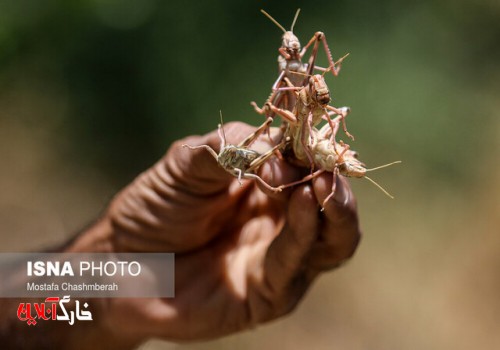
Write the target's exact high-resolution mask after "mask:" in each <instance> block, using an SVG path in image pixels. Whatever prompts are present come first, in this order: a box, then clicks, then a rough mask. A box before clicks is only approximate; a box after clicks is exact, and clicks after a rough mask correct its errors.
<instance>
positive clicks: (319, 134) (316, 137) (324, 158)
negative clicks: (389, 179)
mask: <svg viewBox="0 0 500 350" xmlns="http://www.w3.org/2000/svg"><path fill="white" fill-rule="evenodd" d="M339 119H340V116H338V117H336V118H335V119H333V120H332V122H333V124H334V125H335V127H334V128H333V129H332V128H331V127H330V125H328V124H326V125H324V126H323V127H322V128H321V129H320V130H318V129H316V128H312V133H311V134H310V136H311V137H310V138H309V140H310V143H309V144H308V146H307V147H308V149H309V150H310V152H311V154H312V157H313V162H314V165H315V167H316V168H317V169H318V170H316V171H315V172H312V173H311V174H309V175H307V176H305V177H304V178H303V179H301V180H298V181H295V182H292V183H289V184H286V185H281V186H280V188H281V189H284V188H288V187H292V186H295V185H298V184H301V183H303V182H306V181H309V180H311V179H313V178H315V177H317V176H319V175H320V174H322V173H324V172H331V173H332V176H333V182H332V188H331V192H330V194H329V195H328V196H327V197H326V198H325V200H324V201H323V203H322V206H321V208H322V210H323V209H324V207H325V205H326V203H327V202H328V200H329V199H330V198H332V197H333V196H334V194H335V190H336V177H337V176H338V175H343V176H346V177H355V178H365V179H367V180H368V181H370V182H371V183H373V184H374V185H375V186H377V187H378V188H379V189H380V190H381V191H382V192H384V193H385V194H386V195H387V196H388V197H390V198H391V199H392V198H394V197H393V196H392V195H391V194H389V192H387V191H386V190H385V189H384V188H383V187H382V186H380V185H379V184H378V183H377V182H375V181H374V180H373V179H371V178H370V177H368V176H367V175H366V173H367V172H370V171H374V170H378V169H382V168H385V167H388V166H390V165H393V164H398V163H401V161H395V162H392V163H389V164H385V165H381V166H378V167H375V168H371V169H367V168H366V166H365V164H364V163H362V162H361V161H359V160H358V154H357V152H355V151H353V150H351V149H350V146H349V145H348V144H345V143H344V142H342V141H340V142H339V143H336V142H333V143H332V138H331V135H330V134H332V133H333V134H335V133H336V132H337V130H338V125H339ZM302 130H303V129H302ZM303 131H304V132H306V131H305V130H303ZM288 140H290V138H288V139H287V141H285V142H289V141H288ZM302 147H303V146H302V144H301V143H293V145H292V148H293V150H294V153H295V157H296V158H297V161H298V162H299V164H300V163H302V165H306V166H307V162H308V161H309V159H308V158H306V157H305V156H303V154H304V152H303V151H301V148H302Z"/></svg>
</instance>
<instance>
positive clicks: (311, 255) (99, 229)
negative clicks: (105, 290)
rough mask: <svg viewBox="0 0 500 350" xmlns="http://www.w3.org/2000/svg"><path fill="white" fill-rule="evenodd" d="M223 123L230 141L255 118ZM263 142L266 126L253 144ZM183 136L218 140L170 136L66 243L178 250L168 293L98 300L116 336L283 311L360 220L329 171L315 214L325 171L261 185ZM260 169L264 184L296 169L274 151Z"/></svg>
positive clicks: (167, 334) (232, 328) (346, 248)
mask: <svg viewBox="0 0 500 350" xmlns="http://www.w3.org/2000/svg"><path fill="white" fill-rule="evenodd" d="M225 130H226V132H225V134H226V137H227V142H228V143H230V144H237V143H238V142H239V141H241V140H242V139H243V138H244V137H245V136H247V135H248V134H250V133H251V132H252V131H253V130H254V128H253V127H250V126H248V125H246V124H243V123H230V124H227V125H226V127H225ZM269 143H270V139H269V137H268V136H267V135H263V136H261V137H260V139H259V140H258V141H257V142H256V144H255V145H254V146H252V148H259V147H260V148H262V147H264V148H267V149H268V148H269V147H270V145H269ZM182 144H188V145H192V146H195V145H201V144H208V145H210V146H211V147H212V148H214V149H215V150H216V151H217V152H218V150H219V144H220V141H219V138H218V135H217V133H216V132H215V131H214V132H211V133H209V134H207V135H205V136H191V137H188V138H186V139H184V140H181V141H178V142H176V143H174V144H173V145H172V146H171V148H170V150H169V151H168V153H167V155H166V156H165V157H164V158H163V159H161V160H160V161H159V162H158V163H157V164H156V165H154V166H153V167H152V168H151V169H149V170H147V171H146V172H144V173H143V174H141V175H140V176H139V177H138V178H137V179H136V180H135V181H134V182H133V183H132V184H131V185H129V186H128V187H126V188H125V189H124V190H123V191H122V192H121V193H119V194H118V195H117V197H116V198H115V199H114V200H113V202H112V203H111V205H110V207H109V209H108V211H107V213H106V214H105V216H104V218H103V219H102V220H101V222H100V223H99V224H97V225H96V227H95V228H94V229H91V230H90V231H89V233H88V235H87V238H85V236H84V237H82V239H80V240H78V241H77V242H76V243H75V245H74V247H73V248H72V250H78V249H89V246H92V244H93V245H94V247H97V246H99V247H106V246H107V247H112V248H111V249H112V250H114V251H121V252H130V251H134V252H174V253H176V261H175V273H176V276H175V284H176V285H175V287H176V296H175V298H171V299H110V300H108V301H107V302H108V305H106V316H105V317H107V320H106V322H105V323H106V327H107V328H108V330H109V331H110V332H112V333H114V334H115V335H116V336H118V335H120V334H122V335H125V334H126V335H127V336H129V337H130V339H135V341H136V342H137V341H142V340H144V339H146V338H148V337H161V338H164V339H168V340H200V339H207V338H214V337H219V336H222V335H226V334H230V333H233V332H237V331H240V330H243V329H247V328H250V327H254V326H256V325H257V324H259V323H263V322H266V321H269V320H272V319H275V318H277V317H280V316H283V315H285V314H287V313H288V312H290V311H291V310H292V309H293V308H294V307H295V306H296V305H297V303H298V302H299V300H300V299H301V297H302V296H303V295H304V292H305V291H306V289H307V288H308V287H309V286H310V284H311V282H312V281H313V279H314V278H316V277H317V276H318V275H319V274H320V273H321V272H323V271H326V270H330V269H333V268H335V267H337V266H339V265H340V264H342V263H343V262H344V261H345V260H346V259H348V258H349V257H351V256H352V255H353V253H354V251H355V249H356V246H357V245H358V242H359V240H360V230H359V226H358V220H357V211H356V203H355V199H354V196H353V194H352V192H351V189H350V187H349V185H348V182H347V180H346V179H345V178H343V177H341V176H338V177H337V187H336V188H337V189H336V193H335V196H334V197H333V199H332V200H330V201H328V202H327V204H326V206H325V210H324V212H320V203H322V202H323V200H324V199H325V198H326V197H327V196H328V195H329V193H330V189H331V181H332V176H331V174H324V175H322V176H320V177H318V178H315V179H314V180H313V181H312V184H311V183H306V184H303V185H300V186H297V187H294V188H292V189H287V190H284V191H283V192H281V193H278V194H270V193H267V194H265V193H263V192H262V191H261V190H260V189H259V188H258V186H257V185H256V183H255V182H254V181H250V180H243V186H240V185H239V184H238V182H237V180H236V179H235V178H234V177H232V176H231V175H230V174H228V173H227V172H225V171H224V170H223V169H222V168H220V167H219V166H218V165H217V162H216V161H215V160H214V159H213V157H212V156H211V155H210V154H209V153H208V152H207V151H206V150H204V149H199V150H194V151H193V150H190V149H187V148H183V147H181V145H182ZM259 174H260V176H261V177H262V178H263V179H264V180H265V181H266V182H268V183H270V184H271V185H273V186H278V185H281V184H285V183H289V182H291V181H295V180H298V179H300V178H301V177H302V176H303V174H301V172H300V170H299V169H297V168H294V167H292V166H290V165H289V164H287V163H286V162H284V161H283V160H279V159H277V158H276V157H273V158H272V159H271V160H270V161H268V162H267V163H265V164H264V165H263V166H262V167H261V168H260V172H259ZM90 237H95V238H90ZM85 242H87V243H85ZM88 242H94V243H92V244H90V243H88ZM95 242H97V243H95ZM82 244H83V245H86V246H87V248H78V246H81V245H82ZM90 249H92V248H90Z"/></svg>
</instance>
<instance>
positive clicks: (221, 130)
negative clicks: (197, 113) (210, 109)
mask: <svg viewBox="0 0 500 350" xmlns="http://www.w3.org/2000/svg"><path fill="white" fill-rule="evenodd" d="M219 114H220V124H219V127H218V132H219V138H220V139H221V149H222V148H224V147H226V133H225V132H224V122H223V121H222V111H221V110H219Z"/></svg>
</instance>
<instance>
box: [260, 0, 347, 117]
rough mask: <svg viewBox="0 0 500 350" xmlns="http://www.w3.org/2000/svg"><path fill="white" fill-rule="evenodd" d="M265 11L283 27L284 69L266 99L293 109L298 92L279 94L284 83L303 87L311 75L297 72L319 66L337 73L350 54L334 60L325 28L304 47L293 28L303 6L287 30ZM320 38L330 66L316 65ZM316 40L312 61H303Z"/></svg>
mask: <svg viewBox="0 0 500 350" xmlns="http://www.w3.org/2000/svg"><path fill="white" fill-rule="evenodd" d="M261 12H262V13H263V14H264V15H265V16H266V17H268V18H269V19H270V20H271V21H272V22H273V23H274V24H276V26H278V28H280V29H281V30H282V31H283V36H282V43H281V47H280V48H279V49H278V52H279V56H278V69H279V72H280V73H279V76H278V78H277V79H276V81H275V82H274V84H273V86H272V92H271V95H270V96H269V97H268V99H267V100H266V102H271V103H273V104H275V105H276V106H278V107H283V108H285V109H287V110H292V108H293V106H294V105H295V96H294V95H293V94H289V93H286V92H284V91H281V92H280V93H278V94H275V92H276V91H277V90H278V89H279V88H280V87H281V86H283V85H289V86H290V85H291V86H296V87H301V86H304V85H305V84H307V79H304V78H303V77H300V76H299V75H297V74H293V73H302V74H303V75H311V74H312V73H313V70H314V69H318V70H322V71H325V70H331V72H332V74H333V75H334V76H337V75H338V74H339V71H340V67H341V64H342V61H343V60H344V58H345V57H347V55H345V56H344V57H342V58H341V59H339V60H338V61H337V62H334V61H333V58H332V54H331V51H330V48H329V46H328V43H327V41H326V36H325V34H324V33H323V32H316V33H315V34H314V35H313V36H312V38H311V39H310V40H309V42H308V43H307V45H306V46H304V47H303V48H301V44H300V41H299V39H298V38H297V36H296V35H295V34H294V33H293V28H294V26H295V23H296V21H297V18H298V16H299V13H300V9H298V10H297V12H296V13H295V17H294V19H293V22H292V26H291V27H290V30H286V29H285V28H284V27H283V26H282V25H281V24H280V23H279V22H278V21H276V20H275V19H274V18H273V17H272V16H271V15H270V14H268V13H267V12H266V11H264V10H261ZM320 42H322V43H323V47H324V50H325V53H326V56H327V60H328V63H329V67H328V68H327V69H325V68H322V67H318V66H316V65H315V62H316V57H317V54H318V48H319V43H320ZM313 44H314V46H313V48H312V51H311V55H310V57H309V60H308V62H307V63H304V62H302V59H303V57H304V56H305V54H306V52H307V50H308V48H309V47H310V46H311V45H313ZM251 104H252V106H254V107H255V108H256V109H257V108H258V107H257V104H256V103H255V102H253V101H252V102H251Z"/></svg>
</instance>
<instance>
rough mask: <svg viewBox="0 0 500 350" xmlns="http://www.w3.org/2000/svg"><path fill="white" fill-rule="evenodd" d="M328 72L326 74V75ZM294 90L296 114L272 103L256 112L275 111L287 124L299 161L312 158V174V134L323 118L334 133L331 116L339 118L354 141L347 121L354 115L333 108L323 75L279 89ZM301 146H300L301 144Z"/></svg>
mask: <svg viewBox="0 0 500 350" xmlns="http://www.w3.org/2000/svg"><path fill="white" fill-rule="evenodd" d="M324 73H325V72H323V74H324ZM285 89H286V90H292V91H293V90H294V91H295V93H296V103H295V106H294V108H293V110H292V111H288V110H286V109H283V108H279V107H277V106H275V105H274V104H272V103H271V102H266V104H265V105H264V107H263V108H258V107H257V106H255V110H256V111H257V113H259V114H267V113H268V111H271V112H273V113H275V114H278V115H279V116H281V117H282V118H283V119H284V120H285V121H286V122H287V123H288V125H287V129H286V130H285V137H290V139H291V140H292V142H293V143H294V147H293V149H294V153H295V156H296V157H297V158H299V159H301V158H303V156H306V157H307V158H308V159H309V164H310V167H311V171H312V170H313V169H314V167H315V162H314V160H313V152H312V150H311V147H310V146H311V144H312V140H311V135H312V130H313V128H314V127H316V126H317V125H318V124H319V123H320V122H321V121H322V120H323V119H324V120H326V121H327V122H328V125H329V127H330V128H331V130H332V131H333V130H334V129H336V128H337V126H336V125H335V123H333V121H332V119H331V118H330V116H331V115H334V114H335V115H338V116H339V117H337V119H340V121H341V122H342V125H343V129H344V132H345V133H346V135H347V136H349V137H350V138H351V139H353V140H354V137H353V136H352V135H351V134H350V133H349V132H348V131H347V127H346V124H345V118H346V117H347V115H348V114H349V112H350V108H349V107H341V108H336V107H333V106H330V105H329V103H330V101H331V97H330V90H329V88H328V86H327V85H326V82H325V79H324V76H323V75H320V74H315V75H313V76H310V77H309V81H308V84H307V85H305V86H303V87H295V86H288V87H283V88H280V89H279V90H285ZM335 134H336V131H335V132H332V133H331V135H332V136H331V139H332V144H333V145H334V147H335V145H336V143H335V142H334V137H335ZM299 144H300V145H299Z"/></svg>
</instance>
